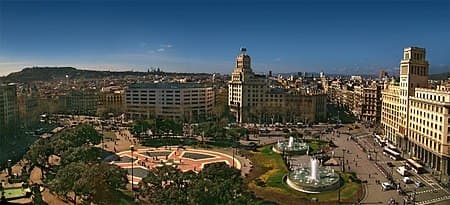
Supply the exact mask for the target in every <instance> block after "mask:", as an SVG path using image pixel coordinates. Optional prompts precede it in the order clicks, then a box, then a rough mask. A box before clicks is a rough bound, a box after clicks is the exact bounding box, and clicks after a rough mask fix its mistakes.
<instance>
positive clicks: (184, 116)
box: [125, 83, 214, 121]
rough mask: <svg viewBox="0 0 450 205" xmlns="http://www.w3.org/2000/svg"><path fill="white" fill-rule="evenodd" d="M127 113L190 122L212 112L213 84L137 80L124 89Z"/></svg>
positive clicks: (133, 115) (134, 117)
mask: <svg viewBox="0 0 450 205" xmlns="http://www.w3.org/2000/svg"><path fill="white" fill-rule="evenodd" d="M125 105H126V109H127V113H126V114H127V116H128V117H130V118H133V119H136V118H151V117H156V118H166V119H174V120H183V121H191V120H195V119H198V118H202V117H207V116H208V115H209V114H211V112H212V110H213V107H214V88H213V86H212V85H207V84H198V83H138V84H131V85H129V86H128V88H127V89H126V90H125Z"/></svg>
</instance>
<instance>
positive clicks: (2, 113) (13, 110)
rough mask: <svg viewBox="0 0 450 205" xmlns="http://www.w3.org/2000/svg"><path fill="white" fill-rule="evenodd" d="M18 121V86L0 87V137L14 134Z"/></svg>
mask: <svg viewBox="0 0 450 205" xmlns="http://www.w3.org/2000/svg"><path fill="white" fill-rule="evenodd" d="M18 119H19V111H18V106H17V94H16V85H14V84H9V85H0V130H1V131H2V132H1V134H0V136H2V134H10V133H12V132H13V131H14V129H15V128H16V127H18Z"/></svg>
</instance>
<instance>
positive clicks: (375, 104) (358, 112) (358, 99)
mask: <svg viewBox="0 0 450 205" xmlns="http://www.w3.org/2000/svg"><path fill="white" fill-rule="evenodd" d="M353 100H354V103H353V104H354V107H353V111H354V112H353V113H354V114H355V116H356V117H357V118H358V119H359V120H362V121H368V122H379V121H380V120H381V85H380V84H377V83H374V84H371V85H362V86H361V85H360V86H355V87H354V99H353Z"/></svg>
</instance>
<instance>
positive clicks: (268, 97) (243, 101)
mask: <svg viewBox="0 0 450 205" xmlns="http://www.w3.org/2000/svg"><path fill="white" fill-rule="evenodd" d="M241 52H242V53H241V54H240V55H238V56H237V57H236V67H235V69H234V70H233V73H232V74H231V80H230V81H229V82H228V105H229V107H230V111H231V112H232V113H233V114H234V116H235V118H236V122H238V123H243V122H259V123H262V122H272V123H273V122H274V121H276V122H287V121H291V122H295V121H297V122H305V123H311V122H317V121H325V120H326V104H327V103H326V101H327V99H326V93H325V91H323V90H317V89H312V88H311V89H310V88H307V87H303V88H295V89H285V88H284V87H276V86H274V85H273V84H274V82H273V81H272V80H271V79H270V78H269V77H268V76H265V75H257V74H255V73H254V72H253V71H252V68H251V59H250V56H249V55H247V54H246V49H245V48H242V49H241Z"/></svg>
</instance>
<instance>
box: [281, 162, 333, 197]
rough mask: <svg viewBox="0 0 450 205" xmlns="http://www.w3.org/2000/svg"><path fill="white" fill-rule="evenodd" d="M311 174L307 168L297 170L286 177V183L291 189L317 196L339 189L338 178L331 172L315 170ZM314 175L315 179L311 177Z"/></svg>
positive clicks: (321, 169) (310, 170)
mask: <svg viewBox="0 0 450 205" xmlns="http://www.w3.org/2000/svg"><path fill="white" fill-rule="evenodd" d="M316 170H317V171H316V173H313V171H312V169H311V168H309V167H304V168H299V169H297V170H294V171H292V172H289V173H288V174H287V175H286V183H287V184H288V185H289V186H290V187H291V188H293V189H295V190H297V191H301V192H305V193H312V194H317V193H321V192H327V191H333V190H336V189H338V188H339V187H340V185H341V183H340V181H341V180H340V176H339V174H338V173H336V172H334V171H333V170H327V169H323V168H316ZM313 174H315V175H316V176H317V178H316V179H314V178H312V177H311V176H312V175H313Z"/></svg>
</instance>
